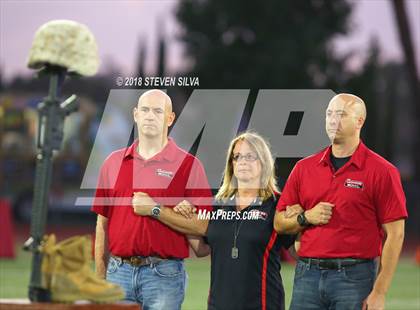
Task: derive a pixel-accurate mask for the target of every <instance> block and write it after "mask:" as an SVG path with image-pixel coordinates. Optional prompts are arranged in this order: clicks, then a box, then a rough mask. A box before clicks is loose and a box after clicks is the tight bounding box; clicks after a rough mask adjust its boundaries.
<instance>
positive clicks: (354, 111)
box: [274, 94, 407, 310]
mask: <svg viewBox="0 0 420 310" xmlns="http://www.w3.org/2000/svg"><path fill="white" fill-rule="evenodd" d="M365 120H366V107H365V104H364V102H363V100H362V99H360V98H359V97H357V96H354V95H351V94H339V95H337V96H335V97H334V98H333V99H332V100H331V101H330V103H329V105H328V108H327V111H326V131H327V134H328V137H329V138H330V140H331V145H330V146H329V147H327V148H326V149H324V150H322V151H320V152H319V153H316V154H314V155H311V156H309V157H306V158H304V159H302V160H300V161H299V162H298V163H297V164H296V165H295V167H294V168H293V170H292V172H291V174H290V176H289V178H288V180H287V182H286V185H285V187H284V190H283V192H282V195H281V197H280V200H279V203H278V205H277V212H276V216H275V222H274V228H275V230H276V231H277V232H278V233H288V234H293V233H300V234H301V239H300V248H299V251H298V255H299V260H298V263H297V265H296V270H295V279H294V287H293V296H292V301H291V306H290V309H292V310H297V309H340V310H341V309H362V308H363V309H369V310H371V309H384V308H385V296H386V293H387V291H388V288H389V286H390V284H391V280H392V276H393V274H394V271H395V268H396V266H397V263H398V258H399V254H400V252H401V247H402V244H403V240H404V222H405V219H406V217H407V210H406V206H405V203H406V201H405V195H404V192H403V189H402V185H401V180H400V175H399V172H398V170H397V168H396V167H395V166H393V165H392V164H391V163H389V162H388V161H386V160H385V159H384V158H382V157H381V156H379V155H378V154H376V153H374V152H373V151H371V150H370V149H369V148H367V147H366V145H364V144H363V142H362V141H361V140H360V131H361V129H362V127H363V124H364V122H365ZM298 206H300V207H301V208H302V211H303V212H301V213H300V214H299V215H298V216H294V217H291V218H290V217H287V216H286V215H287V213H286V211H287V209H288V208H296V207H298ZM377 257H379V272H378V273H377V266H376V260H375V259H376V258H377Z"/></svg>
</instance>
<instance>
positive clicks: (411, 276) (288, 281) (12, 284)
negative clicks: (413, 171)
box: [0, 251, 420, 310]
mask: <svg viewBox="0 0 420 310" xmlns="http://www.w3.org/2000/svg"><path fill="white" fill-rule="evenodd" d="M186 265H187V270H188V276H189V281H188V287H187V295H186V298H185V301H184V306H183V309H185V310H204V309H206V303H207V295H208V291H209V284H210V260H209V259H208V258H202V259H189V260H187V263H186ZM29 271H30V254H28V253H25V252H22V251H19V255H18V257H17V259H16V260H0V298H26V294H27V286H28V281H29ZM282 276H283V281H284V287H285V290H286V305H288V304H289V302H290V294H291V292H292V284H293V266H290V265H287V264H285V265H284V266H283V267H282ZM286 308H287V307H286ZM386 309H389V310H419V309H420V268H419V267H418V266H416V265H415V264H414V262H413V260H410V259H401V262H400V264H399V266H398V269H397V273H396V274H395V277H394V280H393V282H392V287H391V289H390V291H389V293H388V296H387V302H386Z"/></svg>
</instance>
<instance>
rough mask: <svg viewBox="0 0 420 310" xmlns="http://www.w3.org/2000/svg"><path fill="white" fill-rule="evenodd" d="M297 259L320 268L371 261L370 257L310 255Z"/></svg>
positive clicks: (339, 266)
mask: <svg viewBox="0 0 420 310" xmlns="http://www.w3.org/2000/svg"><path fill="white" fill-rule="evenodd" d="M299 260H301V261H302V262H305V263H307V264H309V265H314V266H317V267H318V268H320V269H340V268H341V267H349V266H353V265H357V264H363V263H368V262H371V261H372V259H364V258H310V257H300V258H299Z"/></svg>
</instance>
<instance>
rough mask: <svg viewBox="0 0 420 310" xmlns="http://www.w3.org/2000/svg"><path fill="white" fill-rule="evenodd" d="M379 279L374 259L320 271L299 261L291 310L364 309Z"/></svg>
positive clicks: (314, 266)
mask: <svg viewBox="0 0 420 310" xmlns="http://www.w3.org/2000/svg"><path fill="white" fill-rule="evenodd" d="M375 278H376V263H375V262H374V261H373V260H372V261H369V262H366V263H360V264H356V265H353V266H347V267H341V268H340V269H320V268H319V267H318V266H316V265H310V264H309V263H305V262H302V261H301V260H299V261H298V263H297V265H296V270H295V279H294V284H293V294H292V301H291V304H290V310H315V309H316V310H318V309H325V310H327V309H328V310H332V309H337V310H347V309H348V310H355V309H361V308H362V304H363V300H365V299H366V297H367V296H368V295H369V293H370V292H371V291H372V288H373V283H374V282H375Z"/></svg>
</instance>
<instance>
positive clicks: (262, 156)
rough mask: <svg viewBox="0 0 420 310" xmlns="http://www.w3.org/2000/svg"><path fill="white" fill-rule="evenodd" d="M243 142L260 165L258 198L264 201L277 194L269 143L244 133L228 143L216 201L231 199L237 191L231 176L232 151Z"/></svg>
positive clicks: (257, 136)
mask: <svg viewBox="0 0 420 310" xmlns="http://www.w3.org/2000/svg"><path fill="white" fill-rule="evenodd" d="M239 141H245V142H247V143H248V144H249V146H250V147H251V148H252V149H253V151H254V152H255V153H256V154H257V156H258V159H259V160H260V163H261V187H260V189H259V193H258V195H259V197H260V198H261V199H262V200H266V199H267V198H269V197H270V196H273V195H275V193H279V192H280V191H279V189H278V188H277V182H276V178H275V171H274V159H273V156H272V154H271V151H270V146H269V143H268V142H267V141H266V140H265V139H264V138H263V137H261V136H260V135H259V134H257V133H256V132H250V131H246V132H244V133H242V134H240V135H238V136H237V137H236V138H235V139H233V140H232V142H230V145H229V149H228V151H227V156H226V165H225V171H224V175H223V183H222V185H221V186H220V189H219V191H218V192H217V194H216V199H217V200H224V199H227V198H230V197H232V195H234V194H235V193H236V191H237V187H238V182H237V180H236V177H235V175H234V174H233V149H234V148H235V145H236V143H238V142H239Z"/></svg>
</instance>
